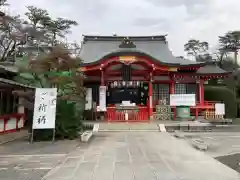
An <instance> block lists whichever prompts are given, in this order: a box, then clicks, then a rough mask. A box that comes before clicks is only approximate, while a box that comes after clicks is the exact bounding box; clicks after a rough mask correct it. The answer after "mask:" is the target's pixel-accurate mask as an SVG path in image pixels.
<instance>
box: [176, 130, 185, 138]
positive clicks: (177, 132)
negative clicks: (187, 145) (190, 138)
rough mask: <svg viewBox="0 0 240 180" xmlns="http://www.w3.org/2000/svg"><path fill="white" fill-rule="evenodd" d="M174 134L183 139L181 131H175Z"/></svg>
mask: <svg viewBox="0 0 240 180" xmlns="http://www.w3.org/2000/svg"><path fill="white" fill-rule="evenodd" d="M174 136H175V137H176V138H179V139H185V135H184V134H183V133H182V132H181V131H175V132H174Z"/></svg>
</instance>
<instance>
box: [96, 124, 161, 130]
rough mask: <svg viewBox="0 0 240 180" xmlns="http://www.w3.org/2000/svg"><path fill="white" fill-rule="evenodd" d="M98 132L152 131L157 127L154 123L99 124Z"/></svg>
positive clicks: (157, 128)
mask: <svg viewBox="0 0 240 180" xmlns="http://www.w3.org/2000/svg"><path fill="white" fill-rule="evenodd" d="M98 131H153V132H158V131H159V126H158V124H154V123H100V124H99V129H98Z"/></svg>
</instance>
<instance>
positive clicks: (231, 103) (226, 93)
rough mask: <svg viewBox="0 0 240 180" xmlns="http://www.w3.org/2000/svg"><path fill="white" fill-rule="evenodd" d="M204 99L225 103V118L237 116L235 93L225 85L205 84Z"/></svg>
mask: <svg viewBox="0 0 240 180" xmlns="http://www.w3.org/2000/svg"><path fill="white" fill-rule="evenodd" d="M204 99H205V100H206V101H221V102H223V103H225V111H226V117H227V118H235V117H236V116H237V100H236V97H235V94H234V93H233V92H232V91H231V90H230V89H228V88H227V87H220V86H205V87H204Z"/></svg>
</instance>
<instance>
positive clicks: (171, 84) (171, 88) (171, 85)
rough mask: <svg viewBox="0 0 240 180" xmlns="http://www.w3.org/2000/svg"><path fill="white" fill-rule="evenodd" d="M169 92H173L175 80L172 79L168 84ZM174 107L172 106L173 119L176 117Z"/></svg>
mask: <svg viewBox="0 0 240 180" xmlns="http://www.w3.org/2000/svg"><path fill="white" fill-rule="evenodd" d="M169 91H170V92H169V94H175V82H174V81H173V80H172V81H171V83H170V86H169ZM176 115H177V113H176V107H174V108H173V119H174V120H175V119H176Z"/></svg>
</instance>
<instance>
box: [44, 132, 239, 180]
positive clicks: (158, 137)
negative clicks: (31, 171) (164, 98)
mask: <svg viewBox="0 0 240 180" xmlns="http://www.w3.org/2000/svg"><path fill="white" fill-rule="evenodd" d="M79 179H81V180H113V179H114V180H158V179H159V180H160V179H161V180H196V179H197V180H239V179H240V176H239V174H238V173H237V172H235V171H234V170H232V169H230V168H228V167H227V166H225V165H223V164H221V163H220V162H218V161H216V160H214V159H213V158H211V157H210V156H207V155H205V154H204V153H203V152H200V151H197V150H195V149H194V148H192V147H191V145H189V144H188V142H187V141H184V140H179V139H175V138H174V137H172V136H171V135H170V134H168V133H159V132H115V133H109V132H108V133H107V132H102V133H99V134H97V135H96V137H95V138H94V139H93V140H92V142H91V143H90V144H85V145H83V146H81V147H79V148H77V149H76V150H74V151H72V152H71V153H70V154H68V155H67V156H66V157H65V160H64V161H63V162H62V163H61V164H60V165H58V166H57V167H56V168H54V169H52V170H51V171H50V172H49V173H48V174H47V175H46V176H45V178H44V180H79Z"/></svg>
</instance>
